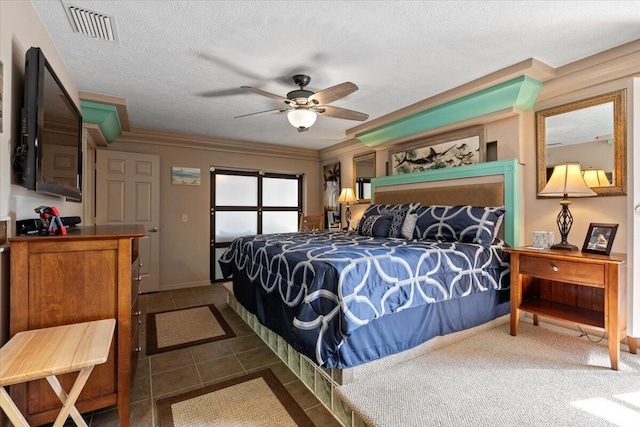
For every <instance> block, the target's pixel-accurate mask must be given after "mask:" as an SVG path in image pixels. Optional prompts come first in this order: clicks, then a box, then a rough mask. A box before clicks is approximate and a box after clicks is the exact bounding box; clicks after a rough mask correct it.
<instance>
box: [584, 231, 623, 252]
mask: <svg viewBox="0 0 640 427" xmlns="http://www.w3.org/2000/svg"><path fill="white" fill-rule="evenodd" d="M616 231H618V224H597V223H591V224H589V230H588V231H587V236H586V237H585V239H584V244H583V245H582V252H590V253H594V254H601V255H609V254H610V253H611V246H613V239H614V238H615V237H616Z"/></svg>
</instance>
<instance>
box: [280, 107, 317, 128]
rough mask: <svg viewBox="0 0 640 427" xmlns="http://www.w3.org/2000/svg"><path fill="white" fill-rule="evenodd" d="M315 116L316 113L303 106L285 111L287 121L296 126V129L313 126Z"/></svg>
mask: <svg viewBox="0 0 640 427" xmlns="http://www.w3.org/2000/svg"><path fill="white" fill-rule="evenodd" d="M317 117H318V115H317V114H316V113H314V112H313V111H309V110H307V109H304V108H298V109H296V110H293V111H289V112H288V113H287V118H288V119H289V123H291V126H293V127H295V128H298V130H305V129H308V128H310V127H311V126H313V124H314V123H315V122H316V118H317Z"/></svg>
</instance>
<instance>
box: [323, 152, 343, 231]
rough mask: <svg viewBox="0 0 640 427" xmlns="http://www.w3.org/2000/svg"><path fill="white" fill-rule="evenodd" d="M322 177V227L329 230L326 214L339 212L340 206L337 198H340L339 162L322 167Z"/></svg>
mask: <svg viewBox="0 0 640 427" xmlns="http://www.w3.org/2000/svg"><path fill="white" fill-rule="evenodd" d="M323 175H324V177H323V184H322V189H323V191H324V197H323V199H324V214H325V215H324V217H325V224H324V227H325V228H329V220H328V215H327V212H332V211H338V212H339V211H340V205H339V204H338V196H340V162H337V163H331V164H328V165H324V169H323Z"/></svg>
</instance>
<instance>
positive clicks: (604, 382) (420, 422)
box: [338, 320, 640, 427]
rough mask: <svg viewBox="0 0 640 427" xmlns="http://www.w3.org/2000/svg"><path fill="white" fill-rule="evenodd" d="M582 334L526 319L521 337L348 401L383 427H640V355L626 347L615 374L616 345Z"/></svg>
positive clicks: (417, 365) (377, 379) (499, 337)
mask: <svg viewBox="0 0 640 427" xmlns="http://www.w3.org/2000/svg"><path fill="white" fill-rule="evenodd" d="M580 335H581V334H580V332H579V331H578V330H577V328H573V330H571V329H566V328H562V327H558V326H554V325H550V324H547V323H544V322H541V323H540V326H533V325H531V323H529V322H527V321H525V320H523V321H521V322H520V328H519V330H518V335H517V336H515V337H514V336H511V335H509V324H506V325H500V326H498V327H496V328H494V329H490V330H488V331H485V332H482V333H480V334H477V335H475V336H472V337H469V338H467V339H465V340H463V341H459V342H456V343H453V344H451V345H449V346H445V347H441V348H438V349H436V350H434V351H432V352H430V353H427V354H425V355H422V356H420V357H416V358H414V359H411V360H409V361H406V362H404V363H401V364H399V365H396V366H394V367H393V368H391V369H389V370H388V371H386V372H381V373H379V374H377V375H375V376H371V377H370V378H367V379H364V380H361V381H355V382H353V383H351V384H347V385H345V386H341V387H340V388H339V389H338V393H339V394H341V395H342V396H343V397H344V398H345V399H346V401H347V402H349V405H350V406H351V407H352V408H353V409H354V410H356V412H357V413H359V414H361V415H362V418H363V420H364V421H365V422H367V424H368V425H372V426H378V427H395V426H441V427H444V426H446V427H449V426H450V427H465V426H466V427H484V426H490V427H499V426H554V427H574V426H580V427H606V426H609V427H611V426H618V427H632V426H633V427H638V426H640V354H637V355H635V354H630V353H629V350H628V347H627V346H626V345H622V349H621V352H620V366H619V367H620V370H619V371H614V370H612V369H610V361H609V352H608V348H607V340H606V338H605V339H603V340H602V341H599V342H597V343H596V342H591V341H590V340H589V339H591V340H594V341H598V340H599V339H600V337H601V335H597V334H596V335H595V336H589V337H586V336H580ZM588 338H589V339H588Z"/></svg>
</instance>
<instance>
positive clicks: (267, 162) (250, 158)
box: [109, 132, 321, 289]
mask: <svg viewBox="0 0 640 427" xmlns="http://www.w3.org/2000/svg"><path fill="white" fill-rule="evenodd" d="M185 143H186V141H181V140H180V139H179V137H174V139H173V142H171V144H175V145H169V143H167V142H166V141H164V142H163V143H158V142H157V138H156V137H155V136H154V135H151V134H148V135H144V134H141V133H139V132H136V138H135V142H133V141H132V140H131V139H128V138H127V135H126V134H125V135H124V136H123V137H120V138H119V140H118V141H117V142H114V143H113V144H111V146H110V147H109V149H114V150H119V151H129V152H137V153H152V154H159V155H160V168H161V177H160V233H161V234H160V289H170V288H178V287H183V286H194V285H203V284H208V283H209V228H210V227H209V221H210V216H209V207H210V194H211V187H210V172H209V168H210V167H211V166H214V167H223V168H236V169H251V170H263V171H265V172H286V173H296V174H304V179H303V182H304V196H303V197H304V211H305V212H311V213H313V212H319V211H320V203H321V200H320V189H321V183H320V173H319V161H318V158H317V152H315V151H312V150H304V152H303V154H305V155H304V157H305V158H307V160H299V159H297V158H296V157H299V156H290V155H287V154H286V151H287V150H288V149H286V148H284V149H283V147H282V146H278V147H275V146H274V153H272V154H268V153H267V154H265V153H264V152H261V153H260V154H251V152H252V150H251V149H250V148H249V149H247V147H243V148H241V149H237V150H234V148H233V145H232V144H229V147H228V148H227V149H225V150H224V151H223V150H218V149H215V148H214V149H208V148H204V147H188V146H185ZM177 144H181V145H182V146H176V145H177ZM245 144H246V143H245ZM187 145H188V144H187ZM249 145H250V144H249ZM255 148H256V149H257V148H258V147H257V146H256V147H255ZM262 149H264V147H262ZM298 151H300V150H298ZM276 152H279V153H280V154H276ZM171 166H184V167H190V168H200V171H201V174H202V184H201V185H200V186H180V185H172V184H171ZM183 214H186V215H187V222H186V223H184V222H182V215H183Z"/></svg>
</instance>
